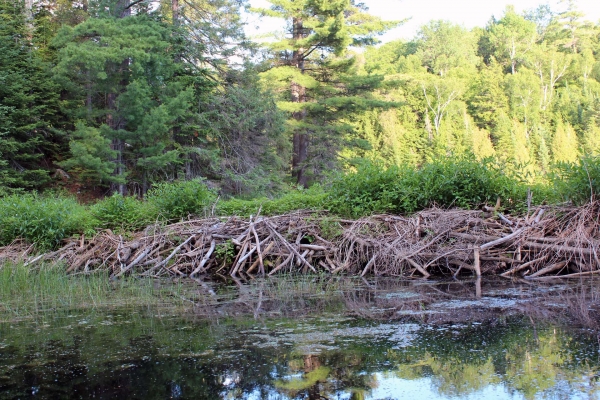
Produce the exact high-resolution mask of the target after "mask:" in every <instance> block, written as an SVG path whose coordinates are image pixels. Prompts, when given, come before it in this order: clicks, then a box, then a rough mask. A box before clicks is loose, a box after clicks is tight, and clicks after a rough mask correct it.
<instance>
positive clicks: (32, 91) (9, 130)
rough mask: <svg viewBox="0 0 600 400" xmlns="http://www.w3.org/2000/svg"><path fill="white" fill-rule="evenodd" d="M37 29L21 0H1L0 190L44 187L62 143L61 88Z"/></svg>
mask: <svg viewBox="0 0 600 400" xmlns="http://www.w3.org/2000/svg"><path fill="white" fill-rule="evenodd" d="M32 29H35V26H33V25H32V24H31V21H30V20H27V16H26V11H25V9H24V4H23V3H22V2H21V1H16V2H15V1H13V0H0V135H1V136H2V139H0V157H1V160H2V161H1V162H0V186H2V187H3V189H0V193H1V192H10V191H13V190H16V189H21V188H25V189H35V188H40V187H42V186H43V185H44V184H45V183H47V182H48V181H49V179H50V176H49V170H50V169H51V167H52V158H53V157H54V156H55V153H56V152H57V150H58V148H59V145H60V141H59V138H58V137H57V131H56V128H57V115H59V112H58V109H59V103H58V88H57V87H56V85H54V83H53V82H52V79H51V75H50V74H49V70H48V68H47V66H46V65H45V64H44V63H43V62H42V60H41V58H40V56H39V53H38V51H37V50H36V49H35V48H34V46H32V43H31V40H30V39H31V37H32V35H33V31H32Z"/></svg>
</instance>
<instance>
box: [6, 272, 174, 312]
mask: <svg viewBox="0 0 600 400" xmlns="http://www.w3.org/2000/svg"><path fill="white" fill-rule="evenodd" d="M180 291H181V284H179V283H170V284H169V285H160V284H157V282H155V281H154V280H152V279H136V278H134V277H126V278H125V279H121V280H118V281H110V280H109V279H108V275H107V273H106V272H105V271H96V272H94V273H91V274H87V275H82V274H80V275H68V274H65V265H64V264H62V263H52V262H48V263H43V264H41V265H38V266H36V268H31V267H28V266H26V265H24V264H23V263H5V264H2V265H0V312H9V313H12V314H16V315H27V314H31V313H37V312H44V311H48V310H53V309H59V308H60V309H65V308H66V309H81V308H98V307H112V306H139V305H143V306H146V305H164V304H169V305H173V306H178V305H180V304H181V300H180V296H179V293H180Z"/></svg>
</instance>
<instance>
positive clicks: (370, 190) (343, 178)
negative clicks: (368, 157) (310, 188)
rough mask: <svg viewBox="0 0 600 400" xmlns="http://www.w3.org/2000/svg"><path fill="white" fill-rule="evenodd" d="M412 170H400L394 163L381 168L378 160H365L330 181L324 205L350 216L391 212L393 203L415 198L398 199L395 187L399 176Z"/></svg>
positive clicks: (399, 197) (333, 210) (335, 211)
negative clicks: (375, 161) (352, 170)
mask: <svg viewBox="0 0 600 400" xmlns="http://www.w3.org/2000/svg"><path fill="white" fill-rule="evenodd" d="M412 172H414V170H413V169H411V168H410V167H408V168H405V169H403V170H402V172H401V169H400V168H398V167H396V166H392V167H389V168H384V167H383V165H381V164H378V163H364V164H362V165H361V166H359V168H358V170H357V171H356V172H352V173H348V174H345V175H340V176H338V177H336V178H335V179H334V180H333V183H332V185H331V188H330V190H329V193H328V196H327V199H326V205H327V206H328V208H329V209H330V210H331V211H332V212H334V213H336V214H339V215H343V216H348V217H353V218H356V217H361V216H364V215H369V214H373V213H384V212H388V211H392V210H393V209H394V208H395V206H394V204H393V203H395V202H408V203H411V202H413V201H414V199H413V198H412V197H411V196H406V197H404V198H401V196H399V192H398V188H397V186H398V183H399V180H400V176H402V175H406V176H408V175H409V174H410V173H412ZM411 206H412V205H411V204H407V205H406V207H407V208H410V207H411Z"/></svg>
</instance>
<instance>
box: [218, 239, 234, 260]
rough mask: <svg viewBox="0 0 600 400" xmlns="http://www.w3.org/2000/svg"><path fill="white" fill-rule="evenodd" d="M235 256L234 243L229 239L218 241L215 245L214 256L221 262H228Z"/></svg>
mask: <svg viewBox="0 0 600 400" xmlns="http://www.w3.org/2000/svg"><path fill="white" fill-rule="evenodd" d="M234 257H235V245H234V244H233V242H232V241H231V240H228V241H226V242H225V243H219V244H218V245H217V246H216V247H215V258H216V259H217V260H219V261H220V262H222V263H223V264H230V263H232V262H233V259H234Z"/></svg>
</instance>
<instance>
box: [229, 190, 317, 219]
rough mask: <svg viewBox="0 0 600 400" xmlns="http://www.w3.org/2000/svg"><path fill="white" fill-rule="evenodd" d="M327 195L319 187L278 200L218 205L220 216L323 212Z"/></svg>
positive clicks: (233, 200)
mask: <svg viewBox="0 0 600 400" xmlns="http://www.w3.org/2000/svg"><path fill="white" fill-rule="evenodd" d="M326 196H327V194H326V193H325V191H324V190H323V188H322V187H321V186H319V185H314V186H312V187H311V188H310V189H300V190H293V191H290V192H289V193H287V194H285V195H283V196H281V197H279V198H276V199H268V198H258V199H253V200H242V199H231V200H227V201H223V202H220V203H218V204H217V213H218V214H219V215H238V216H248V215H256V214H258V212H259V210H260V214H261V215H277V214H285V213H288V212H292V211H297V210H322V209H323V207H324V205H325V204H324V201H325V198H326Z"/></svg>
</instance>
